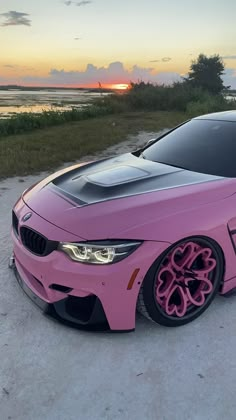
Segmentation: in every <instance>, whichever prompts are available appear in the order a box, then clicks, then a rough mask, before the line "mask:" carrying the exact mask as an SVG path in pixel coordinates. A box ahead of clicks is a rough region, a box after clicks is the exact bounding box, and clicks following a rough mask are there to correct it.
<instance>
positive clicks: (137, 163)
mask: <svg viewBox="0 0 236 420" xmlns="http://www.w3.org/2000/svg"><path fill="white" fill-rule="evenodd" d="M227 185H228V188H226V186H227ZM231 185H232V183H230V182H227V180H226V179H224V178H221V177H216V176H211V175H206V174H200V173H197V172H191V171H187V170H184V169H181V168H176V167H172V166H168V165H164V164H161V163H156V162H152V161H149V160H146V159H142V158H138V157H136V156H135V155H133V154H131V153H127V154H125V155H121V156H119V157H115V158H110V159H104V160H101V161H97V162H92V163H89V164H84V165H75V166H73V167H71V168H67V169H65V170H63V171H60V172H59V173H56V174H54V175H52V176H50V177H49V178H46V179H45V180H44V181H42V182H40V183H39V184H37V185H36V186H35V187H33V188H32V189H30V190H29V191H27V192H26V193H25V194H24V196H23V199H24V201H25V203H26V204H27V205H28V207H30V208H31V209H32V210H33V211H35V212H36V213H37V214H39V215H40V216H41V217H43V218H45V220H47V221H49V222H51V223H53V224H54V225H56V226H59V227H61V228H62V229H64V230H66V231H68V232H71V233H73V234H76V235H78V237H80V238H82V239H90V240H91V239H94V240H97V239H108V238H112V237H113V238H114V237H116V238H121V237H123V238H124V237H125V235H127V236H129V237H130V238H131V236H130V235H131V234H132V238H133V239H134V238H136V237H137V236H138V226H139V225H140V224H143V223H144V222H147V220H153V218H156V220H160V219H161V218H162V217H164V216H166V214H170V213H173V212H176V211H181V210H183V209H184V208H186V206H188V207H189V208H191V206H195V207H196V205H202V204H205V203H208V202H211V201H217V200H219V199H221V198H223V197H225V196H227V195H229V194H231V193H232V191H231V190H232V187H230V186H231ZM135 227H136V229H135ZM149 238H150V234H149ZM143 239H145V238H143Z"/></svg>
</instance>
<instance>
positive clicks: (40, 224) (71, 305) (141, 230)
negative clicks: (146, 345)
mask: <svg viewBox="0 0 236 420" xmlns="http://www.w3.org/2000/svg"><path fill="white" fill-rule="evenodd" d="M12 238H13V242H14V254H13V256H12V258H11V266H12V267H13V268H14V271H15V274H16V277H17V279H18V281H19V283H20V285H21V286H22V288H23V289H24V291H25V292H26V294H27V295H28V296H29V297H30V298H31V299H32V300H33V301H35V303H36V304H38V306H40V307H41V309H43V311H44V312H46V313H48V314H51V315H52V316H54V317H56V318H58V319H60V320H64V321H66V322H68V323H69V324H77V325H78V326H80V327H81V328H90V329H91V328H95V327H96V328H99V329H103V328H109V329H110V330H116V331H118V330H122V331H129V330H133V329H134V328H135V318H136V310H137V309H138V311H140V312H141V313H142V314H143V315H144V316H145V317H147V318H148V319H150V320H152V321H154V322H156V323H158V324H161V325H166V326H170V327H175V326H179V325H183V324H186V323H188V322H190V321H192V320H194V319H195V318H197V317H198V316H200V315H201V314H202V313H203V312H204V311H205V310H206V309H207V308H208V306H209V305H210V303H211V302H212V301H213V299H214V297H215V295H216V294H217V293H220V294H226V293H228V292H229V291H231V290H232V289H233V288H235V287H236V111H232V112H222V113H216V114H209V115H204V116H202V117H198V118H194V119H192V120H189V121H187V122H185V123H183V124H182V125H180V126H178V127H176V128H174V129H173V130H171V131H169V132H168V133H165V134H164V135H162V136H161V137H160V138H158V139H156V140H154V141H152V143H150V144H148V145H147V146H146V147H144V148H143V149H141V150H136V151H135V152H133V153H126V154H123V155H121V156H118V157H114V158H109V159H103V160H100V161H96V162H92V163H88V164H82V165H81V164H80V165H75V166H73V167H70V168H67V169H64V170H62V171H60V172H57V173H55V174H53V175H51V176H49V177H48V178H46V179H45V180H43V181H41V182H39V183H38V184H37V185H34V186H33V187H31V188H30V189H28V190H27V191H25V192H24V193H23V194H22V196H21V197H20V199H19V200H18V201H17V203H16V204H15V206H14V209H13V226H12Z"/></svg>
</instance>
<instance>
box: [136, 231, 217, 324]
mask: <svg viewBox="0 0 236 420" xmlns="http://www.w3.org/2000/svg"><path fill="white" fill-rule="evenodd" d="M223 270H224V264H223V255H222V252H221V250H220V249H219V247H218V245H217V244H216V243H215V242H213V241H211V240H208V239H206V238H200V237H196V238H190V239H185V240H183V241H181V242H179V243H177V244H175V245H173V246H172V247H171V248H169V250H167V251H166V252H165V253H164V254H163V255H162V256H160V257H159V258H158V259H157V261H156V262H155V263H154V265H153V266H152V267H151V268H150V270H149V272H148V273H147V276H146V278H145V280H144V283H143V285H142V288H141V290H140V295H139V299H138V310H139V311H140V312H141V313H142V314H143V315H144V316H146V317H147V318H149V319H152V320H153V321H155V322H157V323H159V324H162V325H168V326H178V325H183V324H186V323H188V322H190V321H192V320H193V319H195V318H197V317H198V316H199V315H200V314H201V313H202V312H204V311H205V309H206V308H207V307H208V306H209V305H210V303H211V302H212V300H213V298H214V296H215V294H216V293H217V291H218V290H219V287H220V284H221V281H222V279H223Z"/></svg>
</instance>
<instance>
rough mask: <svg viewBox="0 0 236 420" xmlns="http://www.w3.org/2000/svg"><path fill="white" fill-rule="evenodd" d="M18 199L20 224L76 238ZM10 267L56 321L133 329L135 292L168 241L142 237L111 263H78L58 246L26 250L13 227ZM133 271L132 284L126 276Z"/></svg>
mask: <svg viewBox="0 0 236 420" xmlns="http://www.w3.org/2000/svg"><path fill="white" fill-rule="evenodd" d="M29 210H30V209H29V208H28V207H27V206H26V205H25V203H24V202H23V201H22V200H20V202H18V203H17V206H16V207H15V209H14V211H15V214H16V216H17V218H18V221H19V228H20V227H21V226H27V227H29V228H31V229H34V230H35V231H37V232H40V233H41V234H42V235H44V236H45V237H47V238H49V239H50V240H52V241H63V242H75V241H79V240H80V238H78V237H75V235H72V234H70V233H67V232H65V231H64V230H62V229H60V228H58V227H56V226H55V225H52V224H51V223H49V222H47V221H46V220H45V219H42V218H41V217H40V216H39V215H37V214H36V213H34V212H32V210H30V211H31V212H32V217H31V218H30V219H29V220H27V221H26V222H23V221H22V218H23V216H24V215H25V214H26V213H27V211H29ZM12 238H13V244H14V248H13V252H14V271H15V274H16V277H17V280H18V282H19V284H20V285H21V287H22V288H23V290H24V291H25V292H26V294H27V295H28V296H29V297H30V298H31V300H33V301H34V302H35V303H36V304H37V305H38V306H39V307H41V309H42V310H43V311H44V312H45V313H47V314H49V315H52V316H53V317H55V318H58V319H59V320H63V321H64V322H66V323H69V324H73V325H77V326H78V327H80V328H83V329H111V330H114V331H130V330H133V329H134V328H135V315H136V304H137V297H138V293H139V290H140V287H141V284H142V281H143V279H144V277H145V275H146V273H147V271H148V269H149V267H150V266H151V265H152V263H153V261H154V260H155V259H156V258H157V257H158V256H159V255H160V254H161V253H162V252H163V251H164V249H166V247H167V246H168V244H167V243H163V242H154V241H147V242H144V243H143V244H142V245H141V246H140V248H138V249H137V250H136V251H135V252H134V253H133V254H131V255H130V256H129V257H127V258H126V259H124V260H122V261H120V262H118V263H115V264H111V265H107V266H105V265H101V266H97V265H87V264H82V263H77V262H74V261H72V260H70V258H69V257H68V256H66V255H65V254H63V253H62V252H60V251H57V250H54V251H53V252H51V253H50V254H49V255H46V256H43V257H42V256H37V255H34V254H33V253H31V252H30V251H28V250H27V249H26V248H25V246H24V245H23V244H22V242H21V238H20V235H16V233H15V231H13V230H12ZM135 271H136V272H138V274H137V276H136V277H135V279H134V281H133V282H132V287H130V280H131V279H132V276H133V274H134V272H135Z"/></svg>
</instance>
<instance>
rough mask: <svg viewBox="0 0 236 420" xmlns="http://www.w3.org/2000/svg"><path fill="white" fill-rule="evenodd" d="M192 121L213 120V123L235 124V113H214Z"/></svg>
mask: <svg viewBox="0 0 236 420" xmlns="http://www.w3.org/2000/svg"><path fill="white" fill-rule="evenodd" d="M194 120H213V121H228V122H236V110H235V111H224V112H214V113H213V114H206V115H200V116H199V117H196V118H194Z"/></svg>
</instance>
